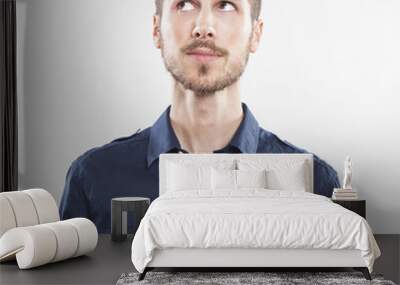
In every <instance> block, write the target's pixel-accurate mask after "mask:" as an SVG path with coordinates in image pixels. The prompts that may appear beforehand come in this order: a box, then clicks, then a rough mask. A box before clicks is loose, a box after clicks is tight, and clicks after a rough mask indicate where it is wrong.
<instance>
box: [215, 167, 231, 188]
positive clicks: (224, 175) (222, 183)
mask: <svg viewBox="0 0 400 285" xmlns="http://www.w3.org/2000/svg"><path fill="white" fill-rule="evenodd" d="M211 188H212V189H213V190H220V189H225V190H236V170H234V169H216V168H214V167H213V168H212V169H211Z"/></svg>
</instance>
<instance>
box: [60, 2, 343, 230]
mask: <svg viewBox="0 0 400 285" xmlns="http://www.w3.org/2000/svg"><path fill="white" fill-rule="evenodd" d="M260 6H261V0H232V1H220V0H184V1H182V0H156V13H155V15H154V17H153V38H154V44H155V46H156V48H158V49H160V50H161V55H162V57H163V60H164V64H165V67H166V69H167V70H168V71H169V73H170V74H171V75H172V79H173V83H174V85H173V92H172V103H171V105H170V106H169V107H168V108H167V109H166V110H165V112H164V113H163V114H162V115H161V116H160V117H159V118H158V120H157V121H156V122H155V123H154V125H153V126H152V127H149V128H146V129H144V130H142V131H140V132H137V133H135V134H133V135H132V136H130V137H126V138H120V139H116V140H114V141H112V142H111V143H109V144H106V145H104V146H101V147H97V148H94V149H92V150H89V151H87V152H86V153H84V154H83V155H81V156H80V157H78V158H77V159H76V160H75V161H74V162H73V163H72V165H71V167H70V168H69V170H68V173H67V177H66V184H65V189H64V194H63V196H62V200H61V205H60V214H61V217H62V219H67V218H72V217H87V218H89V219H91V220H92V221H93V222H94V223H95V224H96V225H97V228H98V230H99V232H102V233H107V232H110V200H111V198H113V197H118V196H145V197H149V198H151V200H153V199H155V198H156V197H157V196H158V157H159V155H160V154H161V153H167V152H184V153H186V152H188V153H213V152H214V153H302V152H306V151H305V150H303V149H300V148H298V147H295V146H293V145H291V144H289V143H288V142H286V141H284V140H281V139H280V138H278V137H277V136H276V135H275V134H273V133H271V132H268V131H266V130H264V129H263V128H261V127H260V126H259V124H258V122H257V121H256V119H255V118H254V116H253V115H252V113H251V112H250V110H249V108H248V107H247V105H246V104H244V103H241V101H240V91H239V79H240V76H241V74H242V73H243V71H244V69H245V66H246V64H247V61H248V58H249V54H250V53H254V52H256V50H257V47H258V45H259V42H260V39H261V35H262V32H263V21H262V19H259V14H260ZM338 186H339V182H338V178H337V173H336V171H335V170H334V169H333V168H332V167H331V166H329V165H328V164H327V163H325V162H324V161H323V160H321V159H320V158H318V157H317V156H315V155H314V192H315V193H317V194H321V195H325V196H329V197H330V196H331V194H332V190H333V188H334V187H338Z"/></svg>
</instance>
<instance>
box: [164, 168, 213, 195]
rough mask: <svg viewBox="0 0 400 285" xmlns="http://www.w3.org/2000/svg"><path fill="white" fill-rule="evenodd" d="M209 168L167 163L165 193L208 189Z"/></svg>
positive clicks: (209, 180) (209, 183)
mask: <svg viewBox="0 0 400 285" xmlns="http://www.w3.org/2000/svg"><path fill="white" fill-rule="evenodd" d="M210 171H211V167H207V166H195V165H185V164H179V163H173V162H169V163H168V165H167V191H184V190H189V189H190V190H193V189H210V187H211V177H210Z"/></svg>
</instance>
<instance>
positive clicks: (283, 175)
mask: <svg viewBox="0 0 400 285" xmlns="http://www.w3.org/2000/svg"><path fill="white" fill-rule="evenodd" d="M306 173H307V171H306V164H305V163H304V162H301V163H295V164H291V165H290V167H282V168H274V169H269V170H268V171H267V181H268V183H267V187H268V188H269V189H274V190H291V191H304V192H305V191H306V187H307V184H308V183H307V179H306Z"/></svg>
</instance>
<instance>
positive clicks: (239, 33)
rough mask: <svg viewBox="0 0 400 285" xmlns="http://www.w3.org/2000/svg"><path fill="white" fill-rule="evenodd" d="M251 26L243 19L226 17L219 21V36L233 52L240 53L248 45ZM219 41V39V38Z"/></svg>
mask: <svg viewBox="0 0 400 285" xmlns="http://www.w3.org/2000/svg"><path fill="white" fill-rule="evenodd" d="M250 32H251V29H250V26H249V25H247V23H245V21H243V20H242V19H239V20H238V18H237V17H235V19H233V18H232V20H231V21H229V19H225V21H222V22H220V23H219V29H218V34H219V36H218V37H217V38H219V39H221V41H222V42H223V45H224V47H225V48H226V49H228V50H229V51H230V53H232V54H238V53H241V52H242V51H243V49H244V48H245V47H246V46H247V45H248V41H249V37H250ZM217 42H218V40H217Z"/></svg>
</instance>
